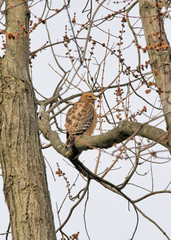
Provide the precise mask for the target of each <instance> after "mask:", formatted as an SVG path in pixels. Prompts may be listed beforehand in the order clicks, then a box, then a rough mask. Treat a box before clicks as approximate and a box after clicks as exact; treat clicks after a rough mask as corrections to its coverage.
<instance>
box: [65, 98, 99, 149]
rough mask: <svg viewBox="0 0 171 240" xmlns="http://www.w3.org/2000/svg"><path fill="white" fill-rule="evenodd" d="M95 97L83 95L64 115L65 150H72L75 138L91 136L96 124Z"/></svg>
mask: <svg viewBox="0 0 171 240" xmlns="http://www.w3.org/2000/svg"><path fill="white" fill-rule="evenodd" d="M95 99H96V96H95V95H94V94H93V93H84V94H83V95H82V96H81V98H80V99H79V101H78V102H76V103H75V104H74V106H73V107H72V108H70V109H69V111H68V113H67V115H66V123H65V128H66V137H67V141H66V144H65V146H66V149H68V150H69V149H70V148H72V146H73V144H74V141H75V137H76V136H79V137H80V136H91V134H92V133H93V132H94V129H95V127H96V124H97V114H96V110H95V105H94V103H95Z"/></svg>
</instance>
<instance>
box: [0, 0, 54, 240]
mask: <svg viewBox="0 0 171 240" xmlns="http://www.w3.org/2000/svg"><path fill="white" fill-rule="evenodd" d="M25 2H26V1H25ZM25 2H21V1H20V0H7V1H6V33H7V48H6V55H5V57H4V58H3V59H2V60H1V61H0V146H1V148H0V162H1V167H2V175H3V180H4V194H5V200H6V203H7V206H8V209H9V213H10V225H11V231H12V239H15V240H23V239H30V240H34V239H35V240H38V239H40V240H47V239H50V240H54V239H56V235H55V229H54V222H53V214H52V209H51V201H50V197H49V192H48V186H47V181H46V171H45V164H44V159H43V156H42V153H41V148H40V142H39V133H38V124H37V114H36V106H35V101H34V100H35V99H34V92H33V87H32V83H31V81H30V78H29V68H28V56H29V55H28V54H29V39H28V34H27V32H26V31H23V32H22V30H21V26H19V24H22V26H24V27H25V28H26V29H27V28H28V23H29V15H28V12H27V5H26V3H25ZM18 20H19V21H18ZM17 31H19V32H20V35H19V36H18V37H16V34H17ZM10 33H11V34H12V35H10ZM10 36H14V37H10Z"/></svg>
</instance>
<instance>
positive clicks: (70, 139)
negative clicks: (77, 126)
mask: <svg viewBox="0 0 171 240" xmlns="http://www.w3.org/2000/svg"><path fill="white" fill-rule="evenodd" d="M74 141H75V138H74V137H73V136H72V135H68V136H67V141H66V143H65V147H66V149H68V150H69V149H71V148H72V147H73V144H74Z"/></svg>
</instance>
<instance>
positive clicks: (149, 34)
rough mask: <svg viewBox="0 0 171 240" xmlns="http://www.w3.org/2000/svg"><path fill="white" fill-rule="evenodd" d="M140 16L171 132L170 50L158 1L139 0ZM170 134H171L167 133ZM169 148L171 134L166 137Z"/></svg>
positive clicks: (168, 128) (170, 146)
mask: <svg viewBox="0 0 171 240" xmlns="http://www.w3.org/2000/svg"><path fill="white" fill-rule="evenodd" d="M139 9H140V16H141V20H142V26H143V30H144V34H145V39H146V43H147V46H146V49H147V51H148V55H149V59H150V64H151V69H152V71H153V75H154V78H155V81H156V83H157V87H158V92H159V95H160V98H161V103H162V107H163V112H164V114H165V119H166V125H167V130H168V132H169V133H170V132H171V51H170V44H169V41H168V39H167V36H166V34H165V31H164V23H163V15H162V13H161V9H162V5H161V2H159V1H154V0H140V1H139ZM169 135H171V134H169ZM168 145H169V148H170V149H171V136H169V139H168Z"/></svg>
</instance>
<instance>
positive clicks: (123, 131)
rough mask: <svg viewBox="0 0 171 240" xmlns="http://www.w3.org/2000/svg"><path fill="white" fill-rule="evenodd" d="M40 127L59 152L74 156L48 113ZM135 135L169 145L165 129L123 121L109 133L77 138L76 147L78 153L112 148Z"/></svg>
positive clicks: (40, 122)
mask: <svg viewBox="0 0 171 240" xmlns="http://www.w3.org/2000/svg"><path fill="white" fill-rule="evenodd" d="M39 128H40V130H41V132H42V133H43V134H44V136H45V138H47V139H48V140H49V141H50V143H51V145H52V146H53V148H54V149H56V151H57V152H58V153H60V154H61V155H63V156H64V157H67V158H69V159H72V158H73V154H74V153H73V152H71V153H70V154H69V155H66V149H65V144H64V143H63V142H62V141H61V140H60V138H59V136H58V134H57V132H56V131H52V130H51V129H50V125H49V115H48V113H42V115H41V119H39ZM135 135H139V136H141V137H145V138H148V139H150V140H152V141H155V142H156V143H159V144H161V145H163V146H164V147H167V137H168V134H167V132H165V131H164V130H162V129H160V128H157V127H153V126H150V125H146V124H141V123H135V122H129V121H122V122H120V123H119V125H118V127H116V128H114V129H112V130H111V131H108V132H107V133H104V134H101V135H97V136H91V137H86V138H84V139H80V140H76V142H75V148H76V149H77V150H78V153H81V152H82V151H84V150H88V149H94V148H110V147H112V146H113V144H116V143H121V142H122V141H124V140H126V139H128V138H129V137H133V136H135Z"/></svg>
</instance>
